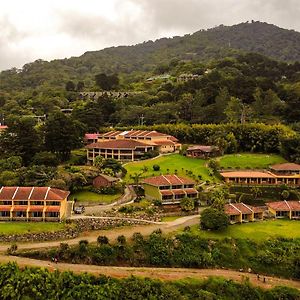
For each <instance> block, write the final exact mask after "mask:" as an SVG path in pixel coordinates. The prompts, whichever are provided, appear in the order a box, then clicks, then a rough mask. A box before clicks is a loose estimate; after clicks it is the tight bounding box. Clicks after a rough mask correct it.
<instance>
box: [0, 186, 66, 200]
mask: <svg viewBox="0 0 300 300" xmlns="http://www.w3.org/2000/svg"><path fill="white" fill-rule="evenodd" d="M69 194H70V192H67V191H63V190H59V189H55V188H50V187H6V186H4V187H2V188H1V189H0V200H48V201H51V200H52V201H61V200H64V199H66V198H67V197H68V196H69Z"/></svg>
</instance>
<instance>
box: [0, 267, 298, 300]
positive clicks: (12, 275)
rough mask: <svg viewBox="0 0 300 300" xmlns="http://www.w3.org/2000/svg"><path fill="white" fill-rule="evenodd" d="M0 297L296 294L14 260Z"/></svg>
mask: <svg viewBox="0 0 300 300" xmlns="http://www.w3.org/2000/svg"><path fill="white" fill-rule="evenodd" d="M0 274H1V275H0V279H1V280H0V282H1V284H0V297H1V299H34V300H42V299H45V295H47V299H49V300H54V299H74V300H81V299H90V300H96V299H97V300H98V299H107V300H110V299H120V300H123V299H124V300H125V299H126V300H130V299H165V300H173V299H178V300H184V299H204V297H205V299H220V298H222V299H236V300H244V299H252V300H265V299H266V300H276V299H291V300H296V299H297V298H299V295H300V294H299V292H298V291H297V290H296V289H293V288H288V287H276V288H273V289H270V290H263V289H260V288H257V287H253V286H252V285H250V284H249V282H247V281H244V282H242V283H236V282H233V281H231V280H226V279H222V278H209V279H207V280H203V281H199V280H196V279H185V280H178V281H171V282H167V281H160V280H155V279H149V278H138V277H129V278H125V279H114V278H110V277H105V276H103V275H100V276H98V277H95V276H93V275H89V274H80V275H75V274H74V273H71V272H58V271H55V272H49V271H47V270H44V269H37V268H25V269H20V268H19V267H17V266H16V265H15V264H8V265H1V266H0Z"/></svg>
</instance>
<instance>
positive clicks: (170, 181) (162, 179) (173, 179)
mask: <svg viewBox="0 0 300 300" xmlns="http://www.w3.org/2000/svg"><path fill="white" fill-rule="evenodd" d="M143 183H146V184H150V185H154V186H162V185H166V186H168V185H182V184H195V181H193V180H191V179H188V178H184V177H178V176H177V175H160V176H155V177H150V178H146V179H144V181H143Z"/></svg>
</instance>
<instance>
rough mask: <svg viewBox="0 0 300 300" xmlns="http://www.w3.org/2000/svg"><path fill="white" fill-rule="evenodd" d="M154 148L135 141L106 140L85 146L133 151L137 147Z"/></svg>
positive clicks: (88, 147)
mask: <svg viewBox="0 0 300 300" xmlns="http://www.w3.org/2000/svg"><path fill="white" fill-rule="evenodd" d="M151 146H155V145H154V144H153V145H150V144H145V143H142V142H139V141H135V140H130V139H129V140H118V139H117V140H108V141H103V142H97V143H92V144H89V145H87V146H86V148H87V149H94V148H95V149H133V150H134V149H135V148H137V147H151Z"/></svg>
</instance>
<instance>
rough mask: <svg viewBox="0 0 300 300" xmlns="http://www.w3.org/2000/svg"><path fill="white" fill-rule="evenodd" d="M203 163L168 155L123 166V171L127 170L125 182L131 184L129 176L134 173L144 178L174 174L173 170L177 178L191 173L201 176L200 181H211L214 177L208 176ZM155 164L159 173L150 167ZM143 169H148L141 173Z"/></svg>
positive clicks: (180, 156)
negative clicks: (158, 167)
mask: <svg viewBox="0 0 300 300" xmlns="http://www.w3.org/2000/svg"><path fill="white" fill-rule="evenodd" d="M205 163H206V161H205V160H203V159H196V158H188V157H185V156H182V155H179V154H170V155H165V156H161V157H158V158H155V159H151V160H144V161H138V162H132V163H128V164H126V165H125V169H126V170H127V174H126V177H125V181H127V182H128V181H129V182H132V179H130V175H132V174H134V173H143V174H142V177H143V178H146V177H150V176H158V175H160V174H168V173H169V174H174V173H175V170H177V174H178V175H179V176H185V177H189V175H188V174H187V173H186V172H187V171H192V172H193V174H195V175H196V176H197V177H198V176H199V175H201V176H202V180H212V179H214V177H211V176H209V173H208V169H207V167H205ZM155 164H156V165H159V166H160V170H159V171H154V170H153V168H152V167H153V165H155ZM144 167H147V168H148V170H147V171H146V172H143V168H144ZM215 180H217V179H215Z"/></svg>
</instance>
